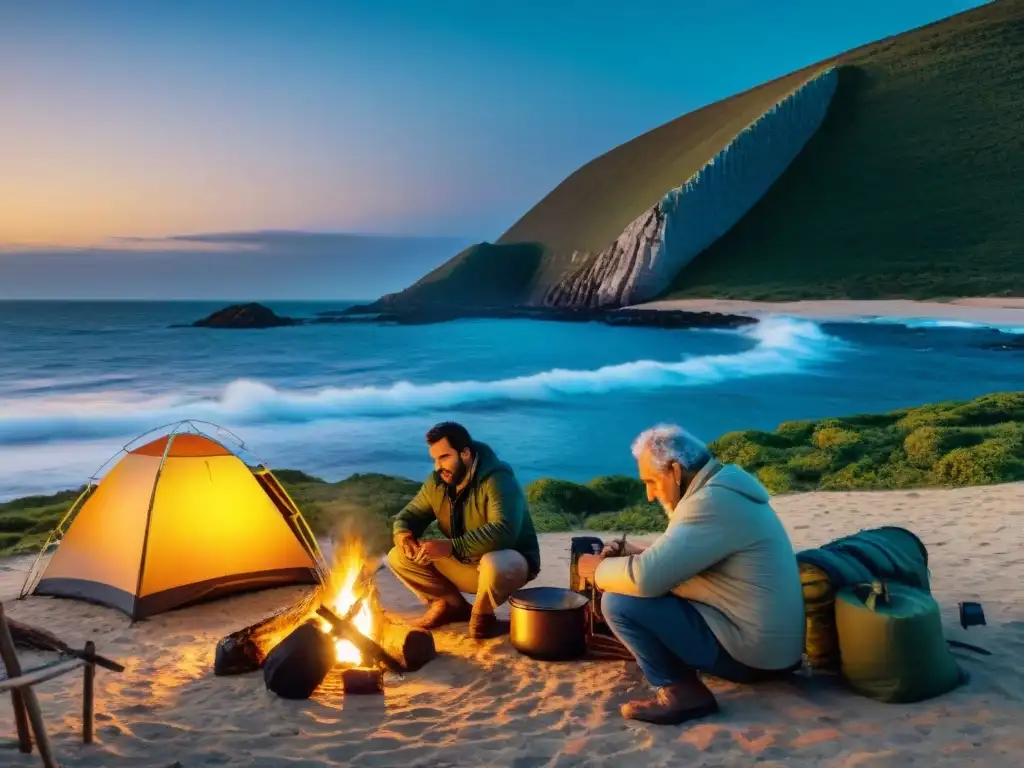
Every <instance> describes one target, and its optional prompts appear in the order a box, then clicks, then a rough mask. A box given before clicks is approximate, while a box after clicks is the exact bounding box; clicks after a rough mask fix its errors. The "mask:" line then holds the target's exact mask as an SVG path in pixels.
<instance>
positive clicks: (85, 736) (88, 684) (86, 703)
mask: <svg viewBox="0 0 1024 768" xmlns="http://www.w3.org/2000/svg"><path fill="white" fill-rule="evenodd" d="M95 655H96V644H95V643H94V642H93V641H92V640H88V641H86V643H85V656H86V658H88V657H89V656H95ZM95 682H96V665H95V664H86V665H85V674H84V675H83V680H82V741H83V742H84V743H86V744H92V722H93V690H94V688H95Z"/></svg>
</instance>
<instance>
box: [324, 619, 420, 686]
mask: <svg viewBox="0 0 1024 768" xmlns="http://www.w3.org/2000/svg"><path fill="white" fill-rule="evenodd" d="M316 612H317V615H319V616H320V617H321V618H323V619H324V621H326V622H327V623H328V624H330V626H331V634H332V635H336V636H337V637H340V638H342V639H344V640H348V641H349V642H350V643H352V645H354V646H355V647H356V649H357V650H358V651H359V654H360V656H361V657H362V659H363V661H364V662H365V661H366V660H367V659H370V660H372V661H373V662H374V663H376V664H383V665H384V666H385V667H387V668H388V670H390V671H391V672H394V673H395V674H396V675H401V674H402V672H403V670H402V665H401V664H399V663H398V662H397V661H396V660H395V659H393V658H392V657H391V656H389V655H388V654H387V653H385V651H384V649H383V648H381V647H380V646H379V645H377V643H375V642H374V641H373V640H371V639H370V638H368V637H367V636H366V635H364V634H363V633H362V632H360V631H359V630H358V629H356V628H355V626H353V624H352V622H351V621H350V620H348V619H343V618H340V617H339V616H338V615H337V614H336V613H335V612H334V611H332V610H331V609H330V608H328V607H327V606H324V605H321V606H320V607H319V608H317V609H316ZM350 613H354V612H352V611H350Z"/></svg>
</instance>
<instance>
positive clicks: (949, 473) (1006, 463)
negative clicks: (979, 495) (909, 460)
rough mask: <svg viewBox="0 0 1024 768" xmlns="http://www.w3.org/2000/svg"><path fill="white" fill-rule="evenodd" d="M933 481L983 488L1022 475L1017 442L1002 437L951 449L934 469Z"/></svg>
mask: <svg viewBox="0 0 1024 768" xmlns="http://www.w3.org/2000/svg"><path fill="white" fill-rule="evenodd" d="M934 475H935V477H936V479H937V480H938V481H939V482H940V483H943V484H948V485H961V486H963V485H986V484H990V483H1005V482H1010V481H1013V480H1019V479H1021V477H1022V476H1024V451H1022V447H1021V443H1020V442H1019V441H1015V440H1008V439H1006V438H993V439H990V440H985V441H984V442H982V443H980V444H979V445H975V446H971V447H970V448H954V449H953V450H952V451H950V452H949V453H947V454H946V455H945V456H943V457H942V458H941V459H940V460H939V461H938V463H937V464H936V465H935V468H934Z"/></svg>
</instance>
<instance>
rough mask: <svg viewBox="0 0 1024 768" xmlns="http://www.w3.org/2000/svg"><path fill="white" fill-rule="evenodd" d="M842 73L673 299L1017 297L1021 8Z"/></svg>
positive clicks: (896, 46) (894, 45)
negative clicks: (815, 118)
mask: <svg viewBox="0 0 1024 768" xmlns="http://www.w3.org/2000/svg"><path fill="white" fill-rule="evenodd" d="M837 63H839V64H840V65H842V66H841V68H840V70H839V86H838V88H837V90H836V94H835V97H834V98H833V101H832V104H831V108H830V111H829V113H828V115H827V117H826V118H825V121H824V122H823V124H822V125H821V127H820V128H819V130H818V131H817V132H816V133H815V135H814V136H812V137H811V139H810V140H809V141H808V142H807V144H806V145H805V147H804V149H803V151H802V152H801V153H800V155H798V156H797V158H796V160H795V161H794V162H793V163H792V164H791V165H790V167H789V168H788V169H787V170H786V171H785V172H784V173H783V174H782V176H781V177H780V178H779V180H778V181H777V182H776V183H775V184H774V185H773V186H772V187H771V188H770V189H769V190H768V192H767V194H765V196H764V197H763V198H762V199H761V200H760V201H759V202H758V203H757V204H756V205H755V206H754V207H753V208H752V209H751V210H750V211H749V212H748V213H747V215H746V216H745V217H744V218H743V219H741V220H740V222H739V223H738V224H737V225H736V226H735V227H733V228H732V230H730V231H729V232H728V233H727V234H726V235H725V236H724V237H722V238H721V239H719V240H718V241H717V242H716V243H714V244H713V245H712V246H711V247H710V248H708V249H707V250H706V251H704V252H703V253H702V254H700V255H699V256H698V257H697V258H696V259H695V260H694V261H693V262H692V263H691V264H690V265H689V266H688V267H687V268H686V269H684V270H683V271H682V272H681V273H680V274H679V275H678V276H677V278H676V282H675V285H674V286H673V287H672V288H671V289H670V290H669V291H668V292H667V296H668V297H671V298H703V297H709V296H713V297H727V298H734V299H751V300H763V301H781V300H794V299H812V298H837V299H838V298H848V299H872V298H910V299H943V298H951V297H957V296H990V295H1024V260H1022V259H1021V258H1020V249H1021V243H1024V217H1022V216H1021V215H1020V203H1019V202H1014V201H1016V200H1019V197H1020V195H1019V185H1020V179H1021V178H1024V129H1022V124H1024V2H1019V1H1017V2H1001V3H1000V2H997V3H991V4H989V5H986V6H983V7H981V8H978V9H976V10H973V11H969V12H967V13H963V14H960V15H958V16H955V17H952V18H950V19H947V20H945V21H942V22H939V23H938V24H934V25H931V26H929V27H925V28H922V29H919V30H915V31H913V32H910V33H907V34H904V35H899V36H897V37H894V38H889V39H887V40H883V41H880V42H878V43H875V44H873V45H869V46H866V47H864V48H861V49H858V50H855V51H851V52H849V53H847V54H844V55H842V56H840V57H838V59H837Z"/></svg>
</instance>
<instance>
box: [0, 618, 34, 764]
mask: <svg viewBox="0 0 1024 768" xmlns="http://www.w3.org/2000/svg"><path fill="white" fill-rule="evenodd" d="M8 639H10V643H9V644H8ZM0 658H2V659H3V662H4V668H5V669H6V670H7V675H8V677H18V676H19V675H21V662H20V661H19V660H18V653H17V651H16V650H15V649H14V639H13V638H10V627H9V626H8V624H7V618H6V617H5V616H4V607H3V603H0ZM11 704H12V705H13V706H14V725H15V727H16V728H17V730H18V751H19V752H21V753H22V754H26V755H30V754H32V736H31V734H30V733H29V730H28V712H27V710H26V709H25V699H24V697H23V696H22V695H21V691H19V690H18V689H17V688H12V689H11Z"/></svg>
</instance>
